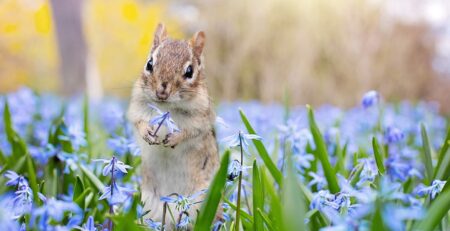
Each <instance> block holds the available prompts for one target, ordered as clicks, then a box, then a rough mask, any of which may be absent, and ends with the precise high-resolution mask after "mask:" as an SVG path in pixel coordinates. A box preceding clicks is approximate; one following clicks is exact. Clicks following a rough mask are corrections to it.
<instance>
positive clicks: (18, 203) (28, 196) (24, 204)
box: [12, 185, 33, 217]
mask: <svg viewBox="0 0 450 231" xmlns="http://www.w3.org/2000/svg"><path fill="white" fill-rule="evenodd" d="M14 194H15V195H16V196H15V197H14V198H13V201H12V202H13V204H12V209H13V211H14V214H15V216H16V217H20V216H22V215H24V214H27V213H29V212H30V211H31V209H32V208H33V191H32V190H31V188H30V187H28V185H26V186H22V187H21V188H20V189H19V190H17V191H16V192H15V193H14Z"/></svg>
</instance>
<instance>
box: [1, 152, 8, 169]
mask: <svg viewBox="0 0 450 231" xmlns="http://www.w3.org/2000/svg"><path fill="white" fill-rule="evenodd" d="M6 161H7V160H6V157H5V154H3V152H2V150H1V149H0V165H1V166H5V164H6Z"/></svg>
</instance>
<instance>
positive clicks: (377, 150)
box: [372, 137, 386, 175]
mask: <svg viewBox="0 0 450 231" xmlns="http://www.w3.org/2000/svg"><path fill="white" fill-rule="evenodd" d="M372 147H373V154H374V156H375V162H376V164H377V167H378V172H379V173H380V174H382V175H383V174H384V173H385V172H386V169H385V168H384V153H383V148H381V147H380V144H379V143H378V140H377V138H375V137H373V138H372Z"/></svg>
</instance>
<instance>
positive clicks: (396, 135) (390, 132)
mask: <svg viewBox="0 0 450 231" xmlns="http://www.w3.org/2000/svg"><path fill="white" fill-rule="evenodd" d="M403 138H405V134H404V133H403V132H402V131H401V130H400V129H398V128H395V127H388V128H387V129H386V133H385V135H384V139H385V140H386V143H388V144H393V143H398V142H400V141H402V140H403Z"/></svg>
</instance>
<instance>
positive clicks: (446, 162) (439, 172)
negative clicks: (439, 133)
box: [434, 127, 450, 180]
mask: <svg viewBox="0 0 450 231" xmlns="http://www.w3.org/2000/svg"><path fill="white" fill-rule="evenodd" d="M449 145H450V127H449V128H448V131H447V135H446V136H445V140H444V144H443V145H442V147H441V150H440V151H439V160H438V163H437V165H436V168H435V169H434V179H439V180H442V179H445V178H447V177H448V174H449V170H450V169H449V166H450V153H449V152H447V151H448V148H449ZM446 174H447V177H446V176H445V175H446Z"/></svg>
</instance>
